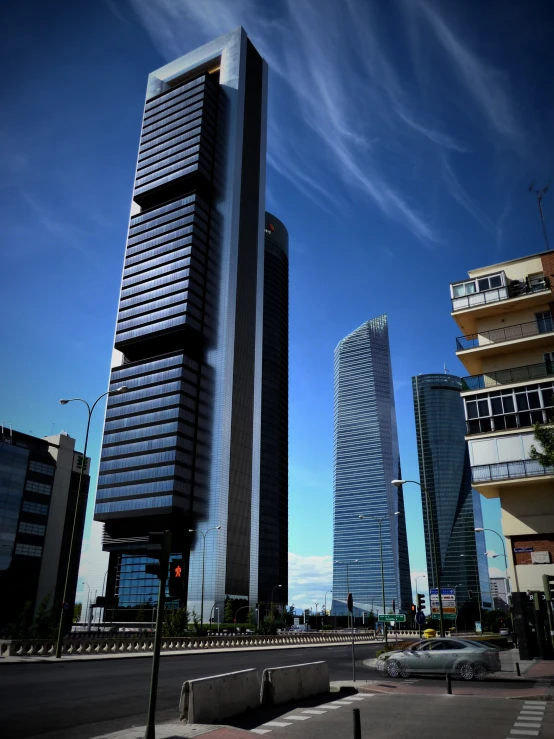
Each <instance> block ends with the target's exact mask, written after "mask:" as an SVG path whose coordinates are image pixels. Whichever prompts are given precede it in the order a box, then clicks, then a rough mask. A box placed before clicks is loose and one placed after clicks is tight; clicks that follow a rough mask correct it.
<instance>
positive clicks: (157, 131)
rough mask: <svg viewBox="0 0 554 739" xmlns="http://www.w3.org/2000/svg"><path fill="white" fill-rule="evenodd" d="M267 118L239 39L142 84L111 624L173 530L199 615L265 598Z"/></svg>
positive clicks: (117, 369) (111, 460)
mask: <svg viewBox="0 0 554 739" xmlns="http://www.w3.org/2000/svg"><path fill="white" fill-rule="evenodd" d="M266 109H267V65H266V63H265V62H264V60H263V59H262V58H261V57H260V55H259V54H258V52H257V51H256V49H255V48H254V46H253V45H252V43H251V42H250V40H249V39H248V37H247V35H246V33H245V31H244V30H243V29H242V28H238V29H236V30H234V31H233V32H231V33H229V34H227V35H225V36H222V37H220V38H218V39H216V40H215V41H211V42H210V43H208V44H206V45H205V46H202V47H201V48H199V49H196V50H195V51H193V52H191V53H190V54H187V55H185V56H183V57H181V58H180V59H177V60H175V61H173V62H171V63H169V64H167V65H166V66H164V67H162V68H161V69H158V70H156V71H155V72H153V73H152V74H150V76H149V78H148V86H147V92H146V101H145V106H144V116H143V122H142V131H141V137H140V145H139V154H138V162H137V168H136V175H135V185H134V191H133V201H132V207H131V217H130V223H129V232H128V239H127V247H126V252H125V262H124V270H123V278H122V284H121V294H120V301H119V310H118V315H117V325H116V331H115V340H114V349H115V351H114V361H113V366H112V370H111V377H110V387H112V388H115V387H117V386H119V385H121V384H125V385H126V386H127V387H128V388H129V390H128V392H126V393H125V394H122V395H117V396H116V395H114V396H111V397H110V398H109V400H108V405H107V412H106V419H105V425H104V437H103V444H102V458H101V464H100V471H99V478H98V490H97V496H96V505H95V513H94V517H95V520H97V521H101V522H103V523H104V540H103V546H104V549H105V550H107V551H109V552H110V563H109V572H108V577H107V596H108V604H110V603H112V604H117V605H118V611H117V613H116V618H125V617H131V618H132V613H131V612H130V611H132V610H135V611H136V610H137V609H139V608H140V607H141V605H144V604H147V603H148V602H149V600H152V599H153V600H155V597H156V587H157V584H156V581H155V579H154V578H153V577H152V576H149V575H146V574H145V573H144V563H145V562H146V561H147V550H146V549H145V546H146V542H147V537H148V533H149V532H150V531H160V530H163V529H169V530H171V531H172V534H173V550H174V557H178V558H180V559H183V560H184V561H185V566H184V575H185V579H186V580H187V582H188V588H187V589H186V590H185V591H184V592H185V593H186V596H185V598H184V599H183V600H186V602H187V605H188V608H189V610H190V611H193V610H194V611H195V612H196V613H197V614H198V616H200V600H201V590H202V582H203V580H204V583H205V588H204V620H205V621H207V619H208V618H209V617H210V615H213V613H212V609H213V608H214V607H216V606H217V604H218V603H219V602H220V601H223V600H224V599H225V597H226V596H229V597H233V598H241V599H245V600H246V601H247V602H248V601H249V602H253V603H255V602H256V600H257V597H258V550H259V503H260V444H261V441H260V426H261V401H262V381H261V380H262V328H263V310H262V309H263V287H264V285H263V267H264V213H265V208H264V205H265V148H266ZM218 526H220V527H221V528H220V529H217V528H216V527H218ZM189 529H193V532H192V533H191V532H189ZM208 531H209V533H207V537H206V547H205V550H204V539H203V536H202V534H201V533H200V532H208ZM204 552H205V558H204ZM203 572H204V575H203ZM220 607H222V606H220ZM107 613H108V615H109V608H108V611H107ZM126 614H128V615H127V616H126Z"/></svg>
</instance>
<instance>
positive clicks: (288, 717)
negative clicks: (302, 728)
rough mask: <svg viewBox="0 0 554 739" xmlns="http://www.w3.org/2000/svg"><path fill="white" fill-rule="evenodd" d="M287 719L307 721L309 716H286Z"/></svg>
mask: <svg viewBox="0 0 554 739" xmlns="http://www.w3.org/2000/svg"><path fill="white" fill-rule="evenodd" d="M285 718H286V719H287V721H307V720H308V719H309V718H310V716H286V717H285Z"/></svg>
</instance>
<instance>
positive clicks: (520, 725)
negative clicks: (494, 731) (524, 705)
mask: <svg viewBox="0 0 554 739" xmlns="http://www.w3.org/2000/svg"><path fill="white" fill-rule="evenodd" d="M514 729H540V726H537V724H528V723H525V722H522V721H520V720H519V719H516V722H515V724H514Z"/></svg>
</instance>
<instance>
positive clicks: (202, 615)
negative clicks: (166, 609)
mask: <svg viewBox="0 0 554 739" xmlns="http://www.w3.org/2000/svg"><path fill="white" fill-rule="evenodd" d="M220 528H221V526H212V528H211V529H207V530H206V531H202V530H201V529H189V534H194V533H197V534H202V536H203V537H204V546H203V548H202V598H201V600H200V628H201V629H202V628H203V627H204V565H205V562H206V535H207V534H209V533H210V531H219V529H220Z"/></svg>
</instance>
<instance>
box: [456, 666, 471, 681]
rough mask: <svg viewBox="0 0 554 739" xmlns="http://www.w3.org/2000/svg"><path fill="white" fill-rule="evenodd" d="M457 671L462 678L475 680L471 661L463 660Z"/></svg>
mask: <svg viewBox="0 0 554 739" xmlns="http://www.w3.org/2000/svg"><path fill="white" fill-rule="evenodd" d="M456 672H457V673H458V675H459V676H460V677H461V678H462V680H473V676H474V671H473V665H470V664H469V662H462V663H461V664H460V665H458V669H457V670H456Z"/></svg>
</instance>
